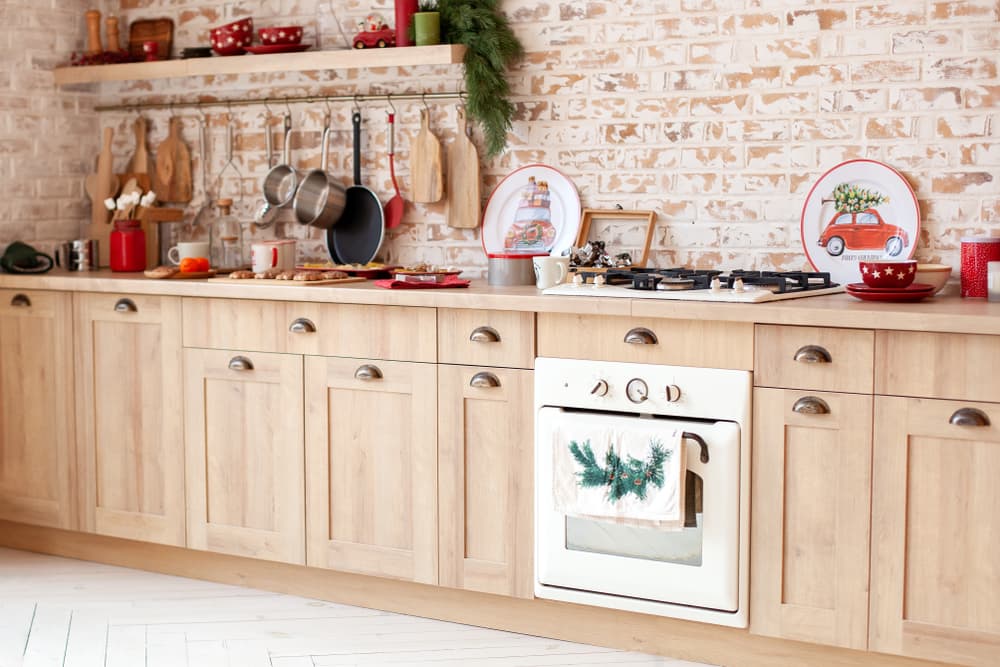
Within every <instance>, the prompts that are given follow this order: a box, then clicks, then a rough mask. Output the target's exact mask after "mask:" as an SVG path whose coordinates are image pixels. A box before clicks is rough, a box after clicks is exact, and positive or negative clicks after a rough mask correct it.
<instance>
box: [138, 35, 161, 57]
mask: <svg viewBox="0 0 1000 667" xmlns="http://www.w3.org/2000/svg"><path fill="white" fill-rule="evenodd" d="M142 52H143V53H145V54H146V62H153V61H154V60H159V59H160V43H159V42H155V41H153V40H150V41H148V42H143V43H142Z"/></svg>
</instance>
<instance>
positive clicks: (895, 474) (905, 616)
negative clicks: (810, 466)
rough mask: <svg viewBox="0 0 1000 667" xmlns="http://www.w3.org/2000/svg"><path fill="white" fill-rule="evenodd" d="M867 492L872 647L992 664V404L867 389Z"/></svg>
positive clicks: (998, 444) (998, 493)
mask: <svg viewBox="0 0 1000 667" xmlns="http://www.w3.org/2000/svg"><path fill="white" fill-rule="evenodd" d="M973 410H975V411H978V413H977V412H972V411H973ZM984 417H985V420H986V422H988V423H983V425H973V423H974V422H977V421H982V420H983V418H984ZM963 420H964V421H968V422H970V423H968V424H955V423H951V422H955V421H963ZM873 497H874V500H873V503H872V605H871V613H872V623H871V635H870V646H871V648H872V650H874V651H884V652H887V653H901V654H904V655H909V656H913V657H918V658H925V659H929V660H941V661H944V662H955V663H958V664H964V665H982V666H983V667H986V666H987V665H990V666H995V665H996V664H997V660H998V656H1000V604H998V602H997V600H998V599H1000V568H998V567H997V554H1000V513H998V511H997V510H998V508H1000V406H998V405H996V404H989V403H965V402H953V401H942V400H924V399H916V398H895V397H882V396H879V397H878V398H876V404H875V459H874V487H873Z"/></svg>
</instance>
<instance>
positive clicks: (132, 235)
mask: <svg viewBox="0 0 1000 667" xmlns="http://www.w3.org/2000/svg"><path fill="white" fill-rule="evenodd" d="M109 263H110V265H111V270H112V271H125V272H132V271H145V270H146V232H144V231H142V226H141V223H140V222H139V221H138V220H115V228H114V231H112V232H111V251H110V255H109Z"/></svg>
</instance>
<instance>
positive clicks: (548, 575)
mask: <svg viewBox="0 0 1000 667" xmlns="http://www.w3.org/2000/svg"><path fill="white" fill-rule="evenodd" d="M750 391H751V375H750V373H749V372H747V371H731V370H719V369H702V368H687V367H680V366H659V365H649V364H629V363H615V362H597V361H580V360H571V359H552V358H539V359H537V360H536V363H535V409H536V414H535V594H536V595H537V596H538V597H540V598H549V599H555V600H563V601H567V602H577V603H583V604H592V605H598V606H604V607H612V608H617V609H625V610H629V611H637V612H642V613H649V614H659V615H662V616H673V617H677V618H684V619H689V620H696V621H703V622H711V623H717V624H720V625H729V626H734V627H746V625H747V604H748V602H747V598H748V537H749V532H748V531H749V491H750V489H749V480H750V477H749V470H750V441H749V438H750ZM602 430H607V431H608V432H615V433H619V434H622V433H625V434H628V433H630V432H633V433H639V432H641V433H643V434H645V435H648V434H653V435H658V434H662V435H663V437H665V438H666V437H673V438H675V442H677V446H678V447H679V449H678V451H680V452H682V453H683V457H682V459H681V463H680V465H681V468H680V471H679V473H680V475H681V476H682V477H681V479H682V482H681V483H680V484H679V485H677V486H678V493H680V494H682V495H683V498H684V500H683V503H682V507H683V516H682V517H681V521H680V522H679V523H677V524H672V525H671V526H670V527H668V528H661V527H653V526H658V525H663V524H657V523H651V522H644V521H635V522H632V521H624V522H622V521H614V520H609V519H607V518H600V519H599V518H594V517H592V516H591V515H588V514H582V515H581V514H577V513H572V512H569V511H564V510H562V509H559V508H560V506H561V504H560V503H559V502H558V499H557V495H558V493H557V492H556V489H557V488H558V489H563V488H566V487H567V485H573V484H577V483H579V482H578V480H579V479H580V478H579V477H578V476H579V475H580V474H581V473H580V470H579V468H575V467H572V465H570V466H567V465H565V463H560V461H561V460H563V459H560V455H562V456H564V457H565V454H564V453H560V452H558V451H557V450H558V449H559V448H564V447H565V446H566V444H567V443H566V442H563V440H565V439H566V438H565V437H564V434H566V433H574V432H575V433H592V432H593V433H597V432H603V431H602ZM677 438H679V441H677V440H676V439H677ZM602 456H604V454H603V453H602V451H598V452H596V454H595V457H596V458H595V460H596V461H597V463H598V466H599V465H600V463H601V461H602V460H603V459H602ZM577 463H579V462H577ZM571 464H572V462H571ZM635 483H636V484H639V482H638V481H636V482H635ZM598 490H599V491H601V492H602V493H603V490H601V489H598Z"/></svg>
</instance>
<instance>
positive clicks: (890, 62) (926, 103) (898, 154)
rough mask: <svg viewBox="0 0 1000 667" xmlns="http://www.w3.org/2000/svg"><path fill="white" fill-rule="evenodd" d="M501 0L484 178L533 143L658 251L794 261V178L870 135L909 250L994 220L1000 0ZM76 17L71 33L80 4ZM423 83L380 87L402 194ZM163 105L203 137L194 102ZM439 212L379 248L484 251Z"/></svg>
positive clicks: (250, 166) (187, 21)
mask: <svg viewBox="0 0 1000 667" xmlns="http://www.w3.org/2000/svg"><path fill="white" fill-rule="evenodd" d="M54 4H55V3H54ZM59 4H68V3H59ZM74 4H76V3H74ZM121 5H122V7H121V9H122V13H123V15H124V17H125V18H141V17H157V16H171V17H173V18H174V20H175V22H176V23H177V25H178V28H177V35H176V44H177V45H178V46H188V45H192V44H196V43H204V42H205V41H206V39H205V37H206V35H207V31H208V29H209V28H210V27H211V26H214V25H218V24H220V23H223V22H226V21H228V20H231V19H233V18H235V17H241V16H244V15H248V14H250V13H252V14H253V15H254V17H255V19H256V20H257V24H258V25H269V24H270V25H275V24H282V23H288V22H291V21H295V22H301V23H303V24H305V25H306V26H307V32H306V41H311V42H314V43H317V44H319V45H320V46H321V47H324V48H330V47H333V46H336V45H339V44H340V43H341V38H340V35H339V31H338V29H337V25H338V21H339V22H340V23H341V24H342V25H344V26H345V29H346V30H347V31H348V32H349V34H351V32H353V30H352V26H353V23H354V21H355V20H356V19H358V18H360V17H361V16H363V15H364V14H366V13H368V12H369V11H372V10H379V11H382V12H383V13H384V14H385V15H386V16H387V17H391V15H392V10H391V6H392V3H391V0H375V2H374V3H369V2H359V0H332V1H328V0H264V1H262V2H249V1H240V2H216V3H211V2H206V1H204V0H200V1H198V0H169V1H168V0H122V3H121ZM503 7H504V9H505V11H506V12H507V13H508V15H509V16H510V17H511V19H512V20H513V22H514V25H515V29H516V31H517V33H518V34H519V36H520V38H521V40H522V41H523V42H524V44H525V46H526V47H527V50H528V56H527V58H526V59H525V61H524V62H523V63H522V64H521V65H519V66H518V67H517V68H516V69H515V70H514V71H513V72H511V73H510V78H511V81H512V83H513V86H514V90H515V93H516V101H517V114H518V115H517V121H516V123H515V125H514V128H513V132H512V134H511V137H510V150H509V152H507V153H506V154H505V155H503V156H501V157H500V158H498V159H497V160H494V161H492V162H490V163H488V164H484V170H485V173H486V188H485V192H486V193H488V192H489V190H490V188H492V186H493V185H495V184H496V183H497V182H498V181H499V179H500V178H502V176H503V175H504V174H505V173H507V172H508V171H510V170H511V169H512V168H514V167H517V166H519V165H521V164H526V163H529V162H533V161H541V162H546V163H549V164H552V165H555V166H558V167H560V168H561V169H563V170H565V171H566V173H567V174H569V175H570V176H571V177H572V178H573V180H574V181H575V182H576V184H577V186H578V187H579V189H580V192H581V196H582V199H583V202H584V205H585V206H591V207H602V208H604V207H614V206H615V205H617V204H620V205H622V206H623V207H624V208H626V209H630V208H648V209H653V210H655V211H657V213H658V222H657V234H656V237H655V239H654V246H653V256H652V261H653V262H655V263H657V264H687V265H695V266H707V265H712V264H717V263H721V264H723V265H725V266H730V267H733V266H747V265H749V266H756V267H773V266H776V267H780V268H797V267H800V266H802V265H803V264H804V262H805V259H804V255H803V254H802V252H801V244H800V240H799V234H798V218H799V213H800V210H801V206H802V203H803V201H804V199H805V196H806V194H807V192H808V190H809V187H810V186H811V184H812V183H813V182H814V181H815V180H816V179H817V178H818V177H819V176H820V175H821V174H822V173H823V172H824V171H826V170H827V169H829V168H830V167H832V166H834V165H836V164H837V163H838V162H841V161H843V160H846V159H850V158H853V157H870V158H874V159H879V160H883V161H885V162H887V163H889V164H891V165H893V166H895V167H897V168H898V169H900V170H901V171H902V172H903V173H904V174H905V175H906V176H907V178H908V179H909V181H910V183H911V184H912V185H913V187H914V190H915V191H916V193H917V196H918V198H919V200H920V207H921V213H922V216H923V220H924V227H923V232H922V235H921V236H922V239H921V245H922V247H921V249H920V250H919V251H918V256H919V257H921V258H924V259H932V260H941V261H945V262H947V263H950V264H952V265H956V266H957V264H958V258H957V244H958V238H959V237H960V236H962V235H963V234H968V233H979V232H987V231H995V232H997V233H1000V112H998V107H1000V75H998V72H997V70H998V67H1000V3H998V2H996V0H958V1H948V2H946V1H937V0H898V1H894V2H891V3H889V2H880V3H873V2H856V1H851V2H806V1H795V0H589V1H588V2H570V1H565V2H555V1H554V0H505V1H504V2H503ZM63 11H65V10H60V13H62V12H63ZM278 17H280V18H278ZM77 26H78V34H79V35H81V36H82V34H83V23H82V20H79V21H78V22H77ZM4 29H5V30H6V29H8V28H4ZM0 34H2V33H0ZM63 47H64V52H65V51H68V50H69V49H68V45H63ZM247 57H252V56H247ZM460 70H461V68H460V67H458V66H456V67H442V68H427V67H421V68H401V69H398V70H397V69H382V70H373V71H350V72H320V73H308V74H294V75H293V74H289V75H255V76H239V77H237V76H231V77H229V76H227V77H214V78H211V79H207V80H180V79H177V80H165V81H156V82H138V83H129V84H121V85H105V86H104V87H103V88H101V89H100V91H99V93H100V97H101V101H103V102H105V103H108V102H122V101H124V102H128V101H130V100H143V99H171V98H175V99H182V98H183V99H188V98H198V97H210V96H217V97H218V96H222V97H225V96H240V95H244V94H247V95H260V94H265V93H266V94H271V95H286V94H287V95H296V94H328V95H339V94H352V93H354V92H361V93H364V92H385V91H389V92H405V91H413V90H422V89H426V90H428V91H443V90H451V89H454V88H455V87H457V86H459V85H461V71H460ZM36 76H41V75H37V74H36ZM70 99H72V98H70ZM419 104H420V103H419V102H418V103H406V104H397V105H396V106H397V108H398V109H399V111H400V114H401V121H402V125H401V126H400V128H399V131H398V133H397V145H398V153H399V155H398V158H399V160H400V162H401V169H400V175H401V178H402V181H403V189H404V195H405V194H406V192H405V191H406V189H407V185H408V180H409V179H408V171H407V169H406V164H407V160H408V147H409V136H410V135H412V134H413V133H415V129H416V128H415V125H416V122H417V118H418V114H417V110H418V106H419ZM430 106H431V108H432V111H433V115H432V126H433V127H434V128H435V129H436V131H437V132H438V133H439V134H440V135H441V136H442V137H443V138H444V140H445V141H447V140H449V138H450V137H453V136H454V122H455V121H454V117H455V116H454V105H453V103H440V104H431V105H430ZM260 111H261V109H260V108H250V109H245V110H237V109H234V110H233V112H234V117H235V119H236V122H237V123H238V125H239V130H238V140H237V148H236V159H235V163H236V165H237V166H238V167H239V169H240V171H241V172H242V175H243V181H242V184H241V187H242V190H243V192H244V203H243V205H242V206H241V208H240V210H241V211H242V212H243V214H244V215H249V211H251V210H252V207H253V200H254V198H255V197H256V195H257V193H258V192H259V182H260V179H261V177H262V176H263V174H264V173H265V172H266V163H265V161H264V158H263V152H262V147H263V134H262V131H261V130H260V123H261V120H260V118H258V114H259V112H260ZM274 111H276V112H277V111H280V109H274ZM224 112H225V109H222V108H216V109H213V110H211V114H210V121H211V123H212V128H211V135H212V141H211V143H212V145H211V150H210V154H209V164H210V166H211V168H212V171H213V173H214V172H216V171H217V170H218V169H219V168H220V167H221V165H222V162H223V159H222V158H223V155H224V149H223V146H222V141H223V137H224V135H225V130H224V118H223V114H224ZM293 112H294V113H295V122H296V125H297V126H298V127H299V128H301V129H302V130H303V133H301V134H299V135H298V136H297V137H296V140H295V142H294V143H293V146H294V147H295V149H296V150H295V156H296V163H297V164H300V165H303V166H307V167H308V166H314V165H315V164H316V163H317V162H318V139H319V125H320V119H321V116H322V114H323V105H322V104H313V105H308V106H307V105H296V106H295V107H293ZM178 113H180V114H181V115H182V116H183V117H184V118H185V137H186V138H187V140H188V142H189V143H191V144H192V147H193V148H195V150H194V152H195V153H196V154H198V152H199V151H198V150H197V148H196V144H197V141H196V137H197V131H196V117H195V116H194V115H193V114H192V113H191V112H190V111H178ZM349 114H350V105H349V104H334V105H333V115H334V123H335V125H336V127H337V128H339V129H338V131H337V132H336V133H335V135H334V144H335V146H336V147H337V150H336V151H335V153H334V159H333V164H334V167H333V169H334V170H335V171H337V173H341V174H343V176H344V180H345V182H346V181H349V176H348V174H349V170H350V162H351V160H350V155H349V154H348V150H347V149H348V147H349V143H350V136H349ZM364 114H365V119H366V123H365V126H366V127H365V131H366V143H365V146H366V150H365V154H366V159H365V163H364V171H365V180H366V182H367V183H368V184H369V185H371V186H372V187H373V189H375V190H376V192H378V193H379V194H381V195H383V196H385V195H386V193H388V192H389V179H388V168H387V165H386V164H385V158H384V155H383V152H384V146H385V143H384V136H383V132H384V128H385V122H384V121H385V105H383V104H378V103H373V104H366V105H365V106H364ZM166 116H167V114H166V113H162V112H157V113H150V114H149V117H150V119H151V121H152V135H151V139H152V141H153V143H154V145H155V143H156V142H157V141H158V140H160V139H162V138H163V136H164V134H165V125H166V123H165V122H164V121H165V118H166ZM133 117H134V114H128V113H125V114H121V113H118V114H106V115H104V116H102V121H103V122H105V123H109V124H113V125H115V126H116V127H117V133H116V136H117V137H118V140H117V143H116V147H117V152H118V154H119V156H120V159H121V160H122V162H124V160H125V159H126V158H127V156H128V154H129V153H130V151H131V135H130V133H129V132H128V131H127V130H128V123H129V122H130V121H131V119H132V118H133ZM275 127H277V126H276V125H275ZM79 129H81V130H82V129H83V128H79ZM86 132H87V137H86V138H85V141H87V143H88V144H92V143H94V142H91V141H90V137H91V136H96V132H94V131H93V130H92V128H90V127H88V128H87V129H86ZM54 140H56V139H54ZM476 140H477V141H479V136H478V134H477V137H476ZM56 141H57V140H56ZM74 141H75V139H74ZM7 157H9V154H8V155H5V156H4V158H5V160H6V158H7ZM51 161H52V160H51V159H50V160H47V161H46V162H51ZM229 173H230V174H234V173H235V172H232V171H230V172H229ZM224 181H225V182H224V186H225V187H226V188H227V189H228V193H229V194H236V193H238V192H239V190H240V184H237V183H236V182H235V181H234V179H232V178H226V179H224ZM73 192H74V191H72V190H69V191H67V193H66V195H67V196H68V195H70V194H73ZM0 205H2V204H0ZM66 206H67V207H68V208H72V207H73V206H75V207H77V208H79V207H80V204H79V203H74V202H71V201H67V202H66ZM444 220H445V207H444V206H443V205H430V206H410V207H409V208H408V210H407V215H406V219H405V222H404V224H403V225H402V226H401V227H400V228H399V229H398V230H397V231H395V232H393V233H391V234H390V236H389V239H388V241H387V246H386V247H387V252H388V255H389V257H390V259H393V260H400V261H404V262H408V261H413V260H417V259H425V260H429V261H432V262H436V263H448V264H458V265H461V266H463V267H466V268H468V269H471V270H474V271H482V269H483V267H484V264H485V259H484V257H483V256H482V253H481V250H480V248H479V240H478V237H477V234H476V233H475V231H470V230H453V229H451V228H449V227H447V226H446V224H444ZM5 233H6V230H5ZM260 234H262V235H273V234H279V235H287V236H294V237H297V238H300V239H303V240H304V241H306V243H303V244H301V245H302V246H303V248H304V249H305V251H306V253H307V255H308V254H319V253H321V252H322V245H321V239H320V236H319V235H318V234H316V233H314V232H312V231H311V230H308V229H303V228H299V227H297V226H296V225H295V224H294V223H284V224H281V225H278V226H277V227H276V228H275V229H273V230H268V231H267V232H260Z"/></svg>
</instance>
